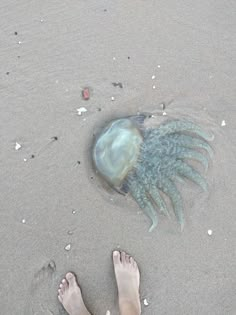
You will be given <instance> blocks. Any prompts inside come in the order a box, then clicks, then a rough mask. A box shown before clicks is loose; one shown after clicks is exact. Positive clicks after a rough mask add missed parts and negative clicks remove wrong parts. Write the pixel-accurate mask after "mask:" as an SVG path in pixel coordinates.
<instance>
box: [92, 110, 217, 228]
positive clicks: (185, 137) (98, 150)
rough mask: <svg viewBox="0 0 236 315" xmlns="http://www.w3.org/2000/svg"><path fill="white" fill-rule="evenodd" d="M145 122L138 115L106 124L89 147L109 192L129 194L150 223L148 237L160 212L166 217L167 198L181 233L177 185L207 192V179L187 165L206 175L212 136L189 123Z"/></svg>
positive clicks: (211, 152) (182, 223) (143, 118)
mask: <svg viewBox="0 0 236 315" xmlns="http://www.w3.org/2000/svg"><path fill="white" fill-rule="evenodd" d="M146 118H147V116H146V115H136V116H130V117H124V118H119V119H115V120H112V121H111V122H109V123H108V124H107V125H106V126H105V127H104V128H103V129H102V131H101V132H100V134H99V135H98V136H97V138H96V140H95V142H94V144H93V149H92V160H93V164H94V167H95V169H96V172H97V173H98V174H99V176H100V177H102V179H103V180H104V181H105V182H107V183H108V184H109V185H110V186H111V187H112V188H113V189H115V190H116V191H118V192H120V193H122V194H127V193H130V194H131V196H132V197H133V199H134V200H135V201H136V202H137V204H138V205H139V207H140V208H141V209H142V210H143V211H144V213H145V214H146V215H147V216H148V217H149V218H150V220H151V226H150V228H149V231H150V232H151V231H153V229H154V228H155V227H156V226H157V224H158V218H159V215H158V213H162V214H164V215H167V216H169V211H170V209H169V208H170V206H169V207H168V206H167V204H168V203H167V202H166V200H167V198H169V200H170V204H171V208H173V211H174V214H175V217H176V219H177V221H178V222H179V224H180V227H181V231H182V230H183V227H184V222H185V219H184V211H183V200H182V196H181V193H180V191H179V189H178V187H177V185H178V184H177V183H178V182H179V181H183V180H186V179H187V180H190V181H192V182H194V183H195V184H197V185H198V186H200V187H201V189H202V190H203V191H207V182H206V180H205V178H204V177H203V176H202V174H201V173H200V172H199V171H198V170H196V168H195V167H193V166H192V165H191V163H189V161H190V160H195V161H197V162H199V163H201V164H202V165H203V167H204V168H205V170H207V168H208V164H209V160H210V158H212V155H213V150H212V147H211V146H210V145H209V141H211V140H213V135H211V134H208V133H207V132H205V131H203V130H202V129H201V128H200V127H199V126H198V125H196V124H195V123H193V122H191V121H188V120H170V121H168V120H167V121H166V122H164V123H161V124H160V125H159V126H158V127H156V128H145V126H144V121H145V119H146Z"/></svg>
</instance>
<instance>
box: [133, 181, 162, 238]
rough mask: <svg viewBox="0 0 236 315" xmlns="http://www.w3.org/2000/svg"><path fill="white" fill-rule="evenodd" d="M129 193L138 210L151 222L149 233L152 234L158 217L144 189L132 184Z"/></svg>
mask: <svg viewBox="0 0 236 315" xmlns="http://www.w3.org/2000/svg"><path fill="white" fill-rule="evenodd" d="M130 193H131V195H132V196H133V198H134V200H136V202H137V203H138V205H139V206H140V208H142V209H143V210H144V211H145V213H146V215H147V216H148V217H149V219H150V220H151V221H152V225H151V227H150V228H149V232H152V231H153V230H154V229H155V227H156V226H157V224H158V215H157V212H156V210H155V209H154V207H153V205H152V203H151V202H150V201H149V199H148V197H147V195H146V192H145V189H144V188H143V187H142V185H140V184H137V183H136V184H135V182H132V184H131V186H130Z"/></svg>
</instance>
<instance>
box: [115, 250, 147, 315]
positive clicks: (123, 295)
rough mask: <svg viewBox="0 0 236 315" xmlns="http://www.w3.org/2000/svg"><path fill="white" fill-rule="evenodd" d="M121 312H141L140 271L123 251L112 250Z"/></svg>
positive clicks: (131, 258)
mask: <svg viewBox="0 0 236 315" xmlns="http://www.w3.org/2000/svg"><path fill="white" fill-rule="evenodd" d="M113 263H114V269H115V275H116V282H117V287H118V295H119V307H120V312H121V314H134V315H136V314H137V315H139V314H141V304H140V298H139V283H140V273H139V269H138V266H137V263H136V261H135V260H134V259H133V257H131V256H129V255H128V254H126V253H125V252H121V253H120V252H118V251H114V252H113Z"/></svg>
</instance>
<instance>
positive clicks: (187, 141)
mask: <svg viewBox="0 0 236 315" xmlns="http://www.w3.org/2000/svg"><path fill="white" fill-rule="evenodd" d="M172 138H173V140H174V141H175V142H176V143H177V144H178V145H181V146H183V147H186V148H199V149H203V150H205V151H206V152H207V153H208V154H209V156H210V158H213V155H214V152H213V149H212V147H211V146H210V145H209V144H208V143H207V142H206V141H205V140H202V139H199V138H196V137H193V136H187V135H178V134H176V135H172Z"/></svg>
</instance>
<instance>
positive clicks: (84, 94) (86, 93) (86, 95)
mask: <svg viewBox="0 0 236 315" xmlns="http://www.w3.org/2000/svg"><path fill="white" fill-rule="evenodd" d="M82 97H83V99H84V100H85V101H87V100H89V99H90V91H89V88H84V89H83V91H82Z"/></svg>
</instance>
